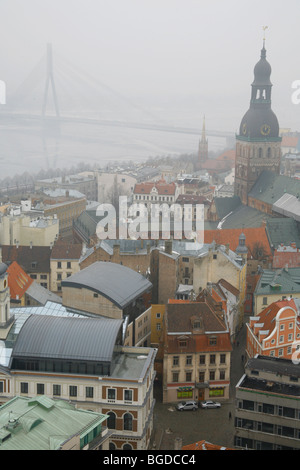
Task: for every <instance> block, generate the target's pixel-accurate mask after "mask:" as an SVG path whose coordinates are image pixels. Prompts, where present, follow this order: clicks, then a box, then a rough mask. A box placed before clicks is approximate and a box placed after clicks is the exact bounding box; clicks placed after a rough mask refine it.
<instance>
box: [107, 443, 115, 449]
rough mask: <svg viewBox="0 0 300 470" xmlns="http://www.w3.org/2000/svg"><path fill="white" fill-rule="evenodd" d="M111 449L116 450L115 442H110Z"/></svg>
mask: <svg viewBox="0 0 300 470" xmlns="http://www.w3.org/2000/svg"><path fill="white" fill-rule="evenodd" d="M109 450H116V446H115V444H114V443H113V442H110V443H109Z"/></svg>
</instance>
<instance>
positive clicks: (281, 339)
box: [279, 335, 283, 343]
mask: <svg viewBox="0 0 300 470" xmlns="http://www.w3.org/2000/svg"><path fill="white" fill-rule="evenodd" d="M279 343H283V335H280V336H279Z"/></svg>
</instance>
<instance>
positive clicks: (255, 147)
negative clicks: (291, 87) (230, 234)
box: [234, 39, 281, 205]
mask: <svg viewBox="0 0 300 470" xmlns="http://www.w3.org/2000/svg"><path fill="white" fill-rule="evenodd" d="M270 76H271V66H270V64H269V62H268V61H267V59H266V49H265V39H264V41H263V48H262V50H261V56H260V60H259V61H258V62H257V64H256V65H255V67H254V81H253V83H252V85H251V87H252V91H251V100H250V108H249V109H248V111H247V112H246V114H245V115H244V117H243V119H242V121H241V124H240V129H239V134H238V135H237V136H236V159H235V183H234V194H235V195H237V196H239V197H240V199H241V201H242V203H243V204H246V205H247V203H248V193H249V192H250V190H251V188H252V187H253V185H254V183H255V182H256V180H257V178H258V177H259V175H260V174H261V173H262V171H264V170H269V171H274V172H275V173H277V174H279V172H280V157H281V137H279V124H278V120H277V117H276V115H275V114H274V112H273V111H272V109H271V89H272V83H271V80H270Z"/></svg>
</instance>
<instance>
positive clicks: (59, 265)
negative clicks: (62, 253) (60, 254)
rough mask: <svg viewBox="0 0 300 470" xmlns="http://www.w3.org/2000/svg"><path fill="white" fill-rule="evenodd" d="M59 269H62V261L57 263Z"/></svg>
mask: <svg viewBox="0 0 300 470" xmlns="http://www.w3.org/2000/svg"><path fill="white" fill-rule="evenodd" d="M57 267H58V269H60V268H61V261H57Z"/></svg>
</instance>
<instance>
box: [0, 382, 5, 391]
mask: <svg viewBox="0 0 300 470" xmlns="http://www.w3.org/2000/svg"><path fill="white" fill-rule="evenodd" d="M3 391H4V384H3V381H2V380H1V382H0V393H3Z"/></svg>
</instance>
